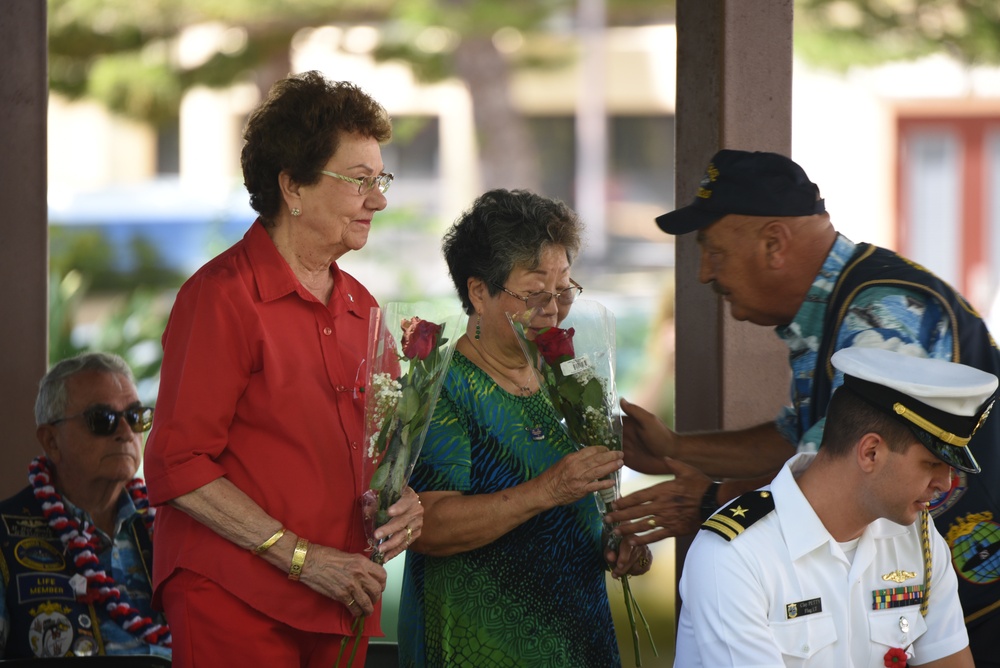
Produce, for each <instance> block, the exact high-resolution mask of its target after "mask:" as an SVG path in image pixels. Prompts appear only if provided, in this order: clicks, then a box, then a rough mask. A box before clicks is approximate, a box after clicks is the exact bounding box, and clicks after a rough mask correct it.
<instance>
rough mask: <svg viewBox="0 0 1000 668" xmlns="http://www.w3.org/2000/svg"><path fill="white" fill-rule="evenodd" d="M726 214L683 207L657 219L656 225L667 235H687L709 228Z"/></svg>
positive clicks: (695, 207)
mask: <svg viewBox="0 0 1000 668" xmlns="http://www.w3.org/2000/svg"><path fill="white" fill-rule="evenodd" d="M725 215H726V214H724V213H718V212H715V211H705V210H704V209H702V208H701V207H698V206H696V205H694V204H689V205H688V206H682V207H681V208H679V209H674V210H673V211H670V212H669V213H665V214H663V215H662V216H657V217H656V224H657V225H658V226H659V227H660V229H661V230H663V231H664V232H666V233H667V234H675V235H676V234H687V233H688V232H694V231H696V230H700V229H703V228H706V227H708V226H709V225H711V224H712V223H714V222H715V221H717V220H719V219H720V218H722V217H723V216H725Z"/></svg>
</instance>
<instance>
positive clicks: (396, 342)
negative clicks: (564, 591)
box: [334, 302, 466, 666]
mask: <svg viewBox="0 0 1000 668" xmlns="http://www.w3.org/2000/svg"><path fill="white" fill-rule="evenodd" d="M465 318H466V316H465V314H462V313H459V314H456V313H455V311H454V308H450V309H444V308H442V307H440V306H437V305H434V304H430V303H426V302H420V303H403V302H390V303H388V304H385V305H384V306H382V307H381V308H379V307H373V308H372V314H371V320H370V325H369V328H368V352H367V355H366V357H365V362H364V363H363V366H364V367H365V375H364V385H363V386H362V390H363V391H364V393H365V440H364V452H363V453H362V458H361V461H362V466H361V476H362V480H361V483H362V488H363V489H365V492H364V493H363V494H362V495H361V499H360V503H361V516H362V519H363V521H364V527H365V535H366V536H367V538H368V549H369V550H371V559H372V561H374V562H375V563H377V564H383V563H384V562H385V555H384V554H383V553H382V551H381V550H380V549H379V548H380V546H381V543H382V542H383V541H384V540H385V539H383V540H382V541H379V540H376V539H375V530H376V529H378V528H379V527H380V526H382V525H383V524H385V523H387V522H388V521H389V507H390V506H391V505H392V504H394V503H396V502H397V501H399V499H400V498H401V497H402V495H403V489H404V488H405V487H406V485H407V483H408V482H409V480H410V474H411V473H413V465H414V464H416V462H417V457H418V456H419V455H420V448H421V447H422V446H423V444H424V438H425V437H426V436H427V428H428V427H429V426H430V422H431V416H433V414H434V405H435V404H436V403H437V398H438V394H440V392H441V387H442V385H443V384H444V378H445V375H446V374H447V372H448V364H449V363H450V362H451V356H452V353H454V352H455V344H456V343H457V342H458V337H459V336H460V335H461V333H462V332H463V331H464V329H465ZM363 630H364V617H358V618H357V619H355V620H354V626H353V631H354V647H353V649H352V650H351V653H350V657H349V658H348V660H347V665H348V666H351V665H353V664H354V656H355V653H356V652H357V650H358V644H359V642H360V640H361V633H362V631H363ZM347 642H348V639H347V637H346V636H345V638H344V640H343V642H342V643H341V645H340V653H339V654H338V655H337V661H336V663H335V664H334V665H338V666H339V665H340V659H341V657H342V655H343V654H344V652H345V650H346V647H347Z"/></svg>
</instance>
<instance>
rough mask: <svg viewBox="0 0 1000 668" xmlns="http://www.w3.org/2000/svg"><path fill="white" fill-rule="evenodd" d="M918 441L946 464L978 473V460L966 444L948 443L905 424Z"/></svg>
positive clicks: (967, 471) (979, 469)
mask: <svg viewBox="0 0 1000 668" xmlns="http://www.w3.org/2000/svg"><path fill="white" fill-rule="evenodd" d="M907 426H909V427H910V431H912V432H913V433H914V434H915V435H916V437H917V438H918V439H920V442H921V443H923V444H924V447H926V448H927V449H928V450H930V451H931V453H932V454H933V455H934V456H935V457H937V458H938V459H940V460H941V461H943V462H944V463H945V464H948V466H952V467H954V468H956V469H958V470H960V471H965V472H966V473H979V472H980V471H981V470H982V469H981V468H980V467H979V462H977V461H976V458H975V457H973V456H972V451H971V450H969V448H968V446H964V447H963V446H958V445H948V444H947V443H945V442H944V441H942V440H940V439H938V438H935V437H934V436H932V435H931V434H929V433H928V432H926V431H924V430H923V429H920V428H919V427H916V426H914V425H912V424H909V425H907Z"/></svg>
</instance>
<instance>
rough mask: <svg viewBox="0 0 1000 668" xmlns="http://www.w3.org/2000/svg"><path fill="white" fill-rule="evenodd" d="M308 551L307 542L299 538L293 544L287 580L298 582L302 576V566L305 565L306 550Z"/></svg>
mask: <svg viewBox="0 0 1000 668" xmlns="http://www.w3.org/2000/svg"><path fill="white" fill-rule="evenodd" d="M308 549H309V541H307V540H306V539H305V538H299V540H298V542H297V543H295V552H293V553H292V566H291V568H289V569H288V579H289V580H298V579H299V576H300V575H302V566H303V565H304V564H305V563H306V550H308Z"/></svg>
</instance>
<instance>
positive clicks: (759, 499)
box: [701, 490, 774, 541]
mask: <svg viewBox="0 0 1000 668" xmlns="http://www.w3.org/2000/svg"><path fill="white" fill-rule="evenodd" d="M772 510H774V497H773V496H772V495H771V493H770V492H767V491H760V490H758V491H756V492H750V493H748V494H744V495H743V496H741V497H739V498H738V499H736V500H735V501H733V502H732V503H730V504H729V505H728V506H726V507H725V508H723V509H722V510H720V511H719V512H717V513H715V514H714V515H712V516H711V517H709V518H708V519H707V520H705V522H704V523H703V524H702V525H701V528H702V530H705V531H712V532H714V533H717V534H719V535H720V536H722V537H723V538H725V539H726V540H727V541H730V540H732V539H734V538H736V537H737V536H739V535H740V534H741V533H743V532H744V531H746V530H747V528H749V527H750V525H752V524H753V523H754V522H756V521H757V520H759V519H761V518H762V517H765V516H766V515H767V514H768V513H770V512H771V511H772Z"/></svg>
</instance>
